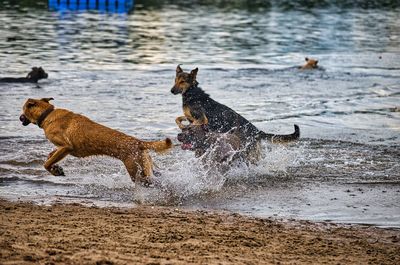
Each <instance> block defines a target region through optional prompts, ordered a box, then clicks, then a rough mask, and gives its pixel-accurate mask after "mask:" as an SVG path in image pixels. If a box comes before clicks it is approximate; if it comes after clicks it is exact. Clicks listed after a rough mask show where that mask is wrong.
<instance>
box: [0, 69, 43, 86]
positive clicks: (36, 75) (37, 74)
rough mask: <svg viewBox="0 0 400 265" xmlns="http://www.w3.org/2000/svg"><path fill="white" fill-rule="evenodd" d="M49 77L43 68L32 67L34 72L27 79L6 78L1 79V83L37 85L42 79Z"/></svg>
mask: <svg viewBox="0 0 400 265" xmlns="http://www.w3.org/2000/svg"><path fill="white" fill-rule="evenodd" d="M48 76H49V75H48V74H47V73H46V72H45V71H44V70H43V68H42V67H32V71H30V72H29V73H28V75H27V76H26V77H4V78H0V82H1V83H37V82H38V81H39V80H40V79H44V78H47V77H48Z"/></svg>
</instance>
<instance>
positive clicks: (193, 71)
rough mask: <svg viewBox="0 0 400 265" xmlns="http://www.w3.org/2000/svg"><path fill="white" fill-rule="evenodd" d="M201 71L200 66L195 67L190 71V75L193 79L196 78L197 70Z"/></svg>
mask: <svg viewBox="0 0 400 265" xmlns="http://www.w3.org/2000/svg"><path fill="white" fill-rule="evenodd" d="M198 71H199V68H197V67H196V69H193V70H192V71H190V76H191V77H192V80H196V76H197V72H198Z"/></svg>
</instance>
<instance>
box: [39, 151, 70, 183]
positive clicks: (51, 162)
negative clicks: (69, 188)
mask: <svg viewBox="0 0 400 265" xmlns="http://www.w3.org/2000/svg"><path fill="white" fill-rule="evenodd" d="M69 153H70V149H69V148H67V147H60V148H58V149H57V150H54V151H53V152H51V153H50V154H49V158H48V159H47V161H46V163H44V168H45V169H46V170H47V171H49V172H50V173H51V174H52V175H54V176H65V174H64V170H63V169H62V167H60V166H59V165H56V163H57V162H59V161H60V160H62V159H63V158H64V157H66V156H67V155H68V154H69Z"/></svg>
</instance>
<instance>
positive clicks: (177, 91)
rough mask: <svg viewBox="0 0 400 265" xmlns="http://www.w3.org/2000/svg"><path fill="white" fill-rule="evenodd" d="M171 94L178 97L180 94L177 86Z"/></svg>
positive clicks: (172, 89)
mask: <svg viewBox="0 0 400 265" xmlns="http://www.w3.org/2000/svg"><path fill="white" fill-rule="evenodd" d="M171 93H172V94H174V95H178V94H179V89H177V88H176V87H175V86H173V87H172V88H171Z"/></svg>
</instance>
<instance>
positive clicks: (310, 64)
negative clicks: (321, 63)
mask: <svg viewBox="0 0 400 265" xmlns="http://www.w3.org/2000/svg"><path fill="white" fill-rule="evenodd" d="M305 60H306V63H305V64H304V65H303V66H300V67H299V68H300V69H301V70H307V69H317V68H318V60H315V59H311V58H308V57H306V58H305Z"/></svg>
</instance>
